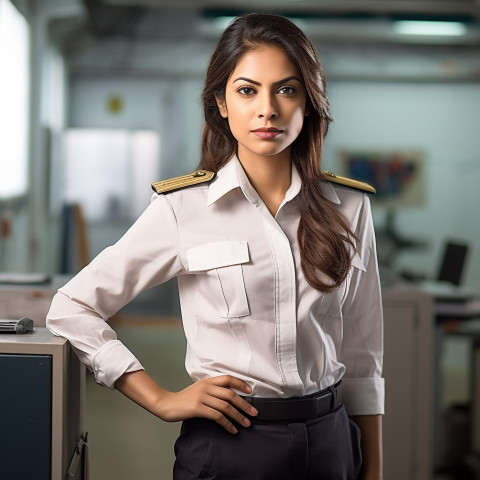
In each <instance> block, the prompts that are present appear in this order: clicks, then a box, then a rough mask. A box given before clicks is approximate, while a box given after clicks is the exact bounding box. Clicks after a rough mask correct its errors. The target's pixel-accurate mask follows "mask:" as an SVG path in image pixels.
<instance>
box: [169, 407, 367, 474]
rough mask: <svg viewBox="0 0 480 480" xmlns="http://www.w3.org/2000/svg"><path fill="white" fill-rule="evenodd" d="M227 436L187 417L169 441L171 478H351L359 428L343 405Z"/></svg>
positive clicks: (358, 455) (207, 423)
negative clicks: (321, 413) (172, 446)
mask: <svg viewBox="0 0 480 480" xmlns="http://www.w3.org/2000/svg"><path fill="white" fill-rule="evenodd" d="M237 428H238V430H239V431H238V433H237V434H236V435H232V434H231V433H229V432H227V431H226V430H224V429H223V427H220V426H219V425H218V424H217V423H215V422H213V421H211V420H206V419H197V418H194V419H190V420H186V421H184V422H183V424H182V429H181V433H180V436H179V438H178V439H177V442H176V443H175V455H176V461H175V465H174V469H173V478H174V480H193V479H204V480H213V479H219V480H313V479H315V480H356V479H358V478H359V475H360V469H361V464H362V457H361V452H360V431H359V429H358V427H357V425H356V424H355V423H354V422H353V421H352V420H350V419H349V418H348V416H347V414H346V412H345V409H344V407H343V405H340V406H339V407H338V408H337V409H336V410H334V411H333V412H331V413H329V414H327V415H324V416H322V417H318V418H314V419H310V420H306V421H304V422H294V423H288V422H281V423H278V422H266V421H265V422H258V421H257V422H256V421H255V420H253V421H252V425H251V426H250V427H248V428H243V427H241V426H237Z"/></svg>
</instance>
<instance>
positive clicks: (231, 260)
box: [187, 240, 250, 272]
mask: <svg viewBox="0 0 480 480" xmlns="http://www.w3.org/2000/svg"><path fill="white" fill-rule="evenodd" d="M187 259H188V269H189V271H190V272H200V271H202V270H211V269H212V268H220V267H227V266H228V265H238V264H240V263H246V262H248V261H249V260H250V257H249V254H248V242H246V241H240V240H232V241H227V242H213V243H206V244H204V245H199V246H198V247H194V248H190V249H189V250H187Z"/></svg>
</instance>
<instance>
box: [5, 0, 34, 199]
mask: <svg viewBox="0 0 480 480" xmlns="http://www.w3.org/2000/svg"><path fill="white" fill-rule="evenodd" d="M29 55H30V54H29V29H28V24H27V21H26V20H25V18H24V17H23V16H22V15H21V14H20V13H19V12H18V10H17V9H16V8H15V7H14V6H13V5H12V3H11V2H10V1H8V0H0V200H2V199H8V198H11V197H15V196H19V195H22V194H25V193H26V191H27V173H28V106H29V77H30V72H29Z"/></svg>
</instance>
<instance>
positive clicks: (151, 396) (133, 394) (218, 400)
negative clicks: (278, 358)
mask: <svg viewBox="0 0 480 480" xmlns="http://www.w3.org/2000/svg"><path fill="white" fill-rule="evenodd" d="M115 388H116V389H117V390H119V391H120V392H122V393H123V394H124V395H126V396H127V397H128V398H130V399H131V400H133V401H134V402H135V403H137V404H138V405H140V406H141V407H143V408H145V409H146V410H148V411H149V412H151V413H153V414H154V415H156V416H157V417H159V418H161V419H162V420H165V421H167V422H177V421H180V420H185V419H187V418H194V417H202V418H208V419H210V420H214V421H216V422H217V423H219V424H220V425H221V426H222V427H224V428H225V429H226V430H228V431H229V432H231V433H237V431H238V430H237V428H236V427H235V426H234V425H233V424H232V422H231V421H230V420H235V421H236V422H237V423H239V424H242V425H243V426H245V427H248V426H250V421H249V420H248V419H247V418H246V417H245V416H244V415H243V414H242V413H241V411H243V412H246V413H247V414H248V415H257V413H258V412H257V411H256V410H255V408H253V407H252V406H251V405H250V404H249V403H247V402H246V401H245V400H244V399H243V398H242V397H240V396H239V395H238V394H237V393H235V391H234V389H236V390H240V391H242V392H244V393H246V394H249V393H251V391H252V390H251V388H250V387H249V386H248V385H247V384H246V383H245V382H244V381H242V380H239V379H238V378H234V377H231V376H230V375H221V376H219V377H214V378H207V379H203V380H199V381H198V382H195V383H193V384H192V385H190V386H189V387H187V388H185V389H183V390H182V391H180V392H169V391H168V390H165V389H164V388H162V387H161V386H160V385H158V383H157V382H155V380H153V378H151V377H150V376H149V375H148V374H147V373H146V372H145V371H144V370H137V371H135V372H131V373H124V374H123V375H122V376H121V377H120V378H119V379H118V380H117V381H116V382H115ZM229 419H230V420H229Z"/></svg>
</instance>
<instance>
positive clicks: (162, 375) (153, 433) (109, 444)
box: [86, 318, 474, 480]
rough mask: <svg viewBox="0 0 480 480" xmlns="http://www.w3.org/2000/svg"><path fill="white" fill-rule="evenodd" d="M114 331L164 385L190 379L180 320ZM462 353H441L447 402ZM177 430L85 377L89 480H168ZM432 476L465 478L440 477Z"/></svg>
mask: <svg viewBox="0 0 480 480" xmlns="http://www.w3.org/2000/svg"><path fill="white" fill-rule="evenodd" d="M115 330H116V331H117V333H118V336H119V339H120V340H122V341H123V342H124V343H125V344H126V345H127V346H128V347H129V348H130V349H131V350H132V351H133V352H134V354H135V355H136V356H137V357H138V358H139V360H140V361H141V362H142V364H143V365H144V366H145V368H146V370H147V371H148V372H149V374H150V375H151V376H152V377H154V378H155V379H156V380H157V381H158V382H159V383H160V384H161V385H162V386H164V387H165V388H167V389H169V390H173V391H178V390H180V389H182V388H184V387H185V386H186V385H188V384H189V383H190V379H189V377H188V376H187V374H186V372H185V368H184V356H185V337H184V335H183V331H182V329H181V327H180V321H179V319H176V318H172V319H169V320H167V321H164V322H162V323H161V324H160V325H159V323H158V321H148V320H147V321H145V320H142V321H138V322H131V321H128V322H125V323H122V322H120V323H118V324H116V325H115ZM465 355H467V353H466V350H465V345H464V344H462V342H460V341H459V340H454V341H452V342H450V343H448V345H447V347H446V350H445V352H444V355H443V356H442V357H443V361H442V368H443V369H444V372H445V377H444V398H445V400H446V403H462V401H464V400H465V398H466V397H467V396H468V392H467V388H466V385H467V383H468V382H467V375H468V372H464V371H462V370H461V365H465V363H464V362H465V358H464V357H465ZM179 429H180V425H179V424H176V423H173V424H169V423H165V422H163V421H161V420H159V419H157V418H156V417H154V416H153V415H151V414H150V413H148V412H146V411H145V410H143V409H142V408H140V407H139V406H137V405H135V404H134V403H132V402H131V401H130V400H128V399H127V398H125V397H123V396H122V395H121V394H120V393H119V392H117V391H112V390H108V389H106V388H102V387H100V386H98V385H97V384H96V383H95V382H94V380H93V377H92V376H91V375H90V374H89V375H88V377H87V392H86V431H87V432H88V433H89V446H90V448H89V455H90V474H91V475H90V478H91V480H114V479H115V480H131V479H133V478H135V479H137V480H170V479H171V478H172V466H173V462H174V454H173V445H174V442H175V439H176V438H177V436H178V432H179ZM469 478H471V477H468V479H469ZM472 478H474V477H472ZM405 480H407V479H405ZM435 480H467V477H465V476H464V475H461V476H454V477H452V476H449V475H442V476H438V477H436V479H435Z"/></svg>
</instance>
